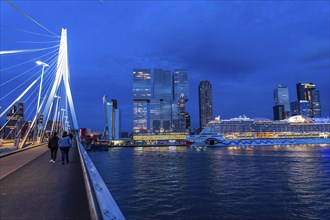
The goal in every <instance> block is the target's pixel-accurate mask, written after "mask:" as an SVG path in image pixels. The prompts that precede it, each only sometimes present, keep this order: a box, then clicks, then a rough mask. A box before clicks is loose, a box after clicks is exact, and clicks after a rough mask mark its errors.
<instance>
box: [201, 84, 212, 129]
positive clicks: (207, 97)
mask: <svg viewBox="0 0 330 220" xmlns="http://www.w3.org/2000/svg"><path fill="white" fill-rule="evenodd" d="M198 98H199V126H200V129H203V128H204V127H205V125H206V124H207V123H208V122H209V121H211V120H212V118H213V110H212V85H211V83H210V82H209V81H207V80H203V81H201V82H200V83H199V86H198Z"/></svg>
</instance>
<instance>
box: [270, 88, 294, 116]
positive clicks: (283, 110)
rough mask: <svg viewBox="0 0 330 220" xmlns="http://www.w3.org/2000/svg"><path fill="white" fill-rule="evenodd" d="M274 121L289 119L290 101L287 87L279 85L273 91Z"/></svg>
mask: <svg viewBox="0 0 330 220" xmlns="http://www.w3.org/2000/svg"><path fill="white" fill-rule="evenodd" d="M273 114H274V120H283V119H286V118H289V117H290V101H289V90H288V87H286V86H282V85H281V84H279V85H278V86H277V88H275V89H274V107H273Z"/></svg>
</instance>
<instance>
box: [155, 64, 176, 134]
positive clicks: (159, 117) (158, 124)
mask: <svg viewBox="0 0 330 220" xmlns="http://www.w3.org/2000/svg"><path fill="white" fill-rule="evenodd" d="M153 76H154V79H153V86H154V94H153V98H152V101H151V103H150V122H151V130H152V131H153V132H155V133H158V132H168V131H170V130H171V125H172V101H173V80H172V73H171V71H169V70H163V69H155V70H154V75H153Z"/></svg>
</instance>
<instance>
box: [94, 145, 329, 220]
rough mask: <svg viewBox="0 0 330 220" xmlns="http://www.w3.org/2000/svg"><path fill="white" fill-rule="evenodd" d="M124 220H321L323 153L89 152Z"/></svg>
mask: <svg viewBox="0 0 330 220" xmlns="http://www.w3.org/2000/svg"><path fill="white" fill-rule="evenodd" d="M90 156H91V158H92V160H93V161H94V164H95V165H96V167H97V169H98V170H99V172H100V174H101V176H102V177H103V179H104V181H105V183H106V184H107V186H108V187H109V189H110V191H111V193H112V195H113V197H114V199H115V200H116V202H117V204H118V206H119V207H120V209H121V211H122V212H123V214H124V216H125V217H126V219H223V218H225V219H250V218H253V219H329V216H330V146H281V147H276V146H273V147H272V146H271V147H269V146H268V147H229V148H207V149H195V148H190V147H143V148H142V147H140V148H111V149H109V151H108V152H105V151H103V152H102V151H99V152H90Z"/></svg>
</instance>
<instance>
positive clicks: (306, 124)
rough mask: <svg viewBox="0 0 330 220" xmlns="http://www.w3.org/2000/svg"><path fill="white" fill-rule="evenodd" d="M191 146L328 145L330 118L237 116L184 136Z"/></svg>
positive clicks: (209, 124)
mask: <svg viewBox="0 0 330 220" xmlns="http://www.w3.org/2000/svg"><path fill="white" fill-rule="evenodd" d="M186 140H187V145H191V146H222V147H224V146H270V145H300V144H330V119H329V118H309V117H307V116H302V115H296V116H292V117H290V118H288V119H286V120H280V121H272V120H270V119H267V118H254V119H251V118H248V117H246V116H244V115H243V116H239V117H237V118H232V119H227V120H220V117H217V118H215V120H213V121H211V122H209V123H208V124H207V125H206V127H205V128H204V129H203V130H202V131H201V132H200V134H198V135H190V136H187V139H186Z"/></svg>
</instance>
